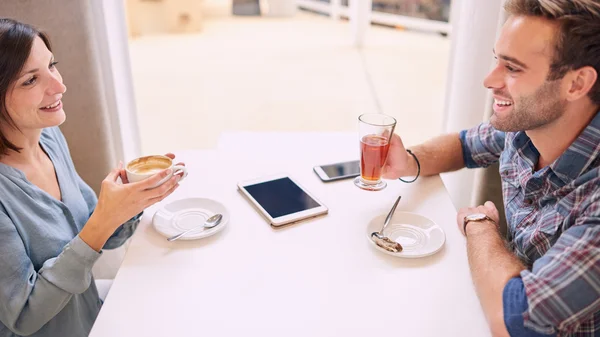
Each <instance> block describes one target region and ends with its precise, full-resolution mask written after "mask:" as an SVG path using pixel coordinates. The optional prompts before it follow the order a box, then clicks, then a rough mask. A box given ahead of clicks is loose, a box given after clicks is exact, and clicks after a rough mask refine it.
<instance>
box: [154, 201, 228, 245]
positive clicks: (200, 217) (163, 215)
mask: <svg viewBox="0 0 600 337" xmlns="http://www.w3.org/2000/svg"><path fill="white" fill-rule="evenodd" d="M217 213H221V214H223V219H222V220H221V223H220V224H218V225H217V226H215V227H213V228H209V229H205V228H204V227H198V229H197V230H193V231H191V232H189V233H188V234H186V235H184V236H183V237H181V238H180V239H179V240H196V239H202V238H205V237H207V236H211V235H214V234H216V233H218V232H220V231H221V230H223V228H225V226H226V225H227V222H228V221H229V212H227V209H226V208H225V206H223V205H222V204H221V203H220V202H218V201H215V200H212V199H206V198H187V199H180V200H176V201H173V202H171V203H169V204H166V205H164V206H162V207H161V208H160V209H158V211H156V213H154V217H153V218H152V223H153V224H154V228H155V229H156V231H157V232H159V233H160V234H162V235H164V236H165V237H167V238H169V237H171V236H173V235H177V234H179V233H181V232H183V231H185V230H188V229H190V228H193V227H196V226H200V225H202V224H203V223H204V221H206V219H208V218H210V217H211V216H213V215H215V214H217Z"/></svg>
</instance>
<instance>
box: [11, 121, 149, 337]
mask: <svg viewBox="0 0 600 337" xmlns="http://www.w3.org/2000/svg"><path fill="white" fill-rule="evenodd" d="M40 144H41V146H42V148H43V149H44V151H45V152H46V153H47V154H48V156H49V157H50V159H51V160H52V162H53V164H54V168H55V171H56V176H57V179H58V183H59V185H60V191H61V195H62V201H59V200H56V199H55V198H54V197H52V196H51V195H49V194H48V193H46V192H44V191H42V190H41V189H39V188H38V187H37V186H35V185H33V184H32V183H30V182H29V181H28V180H27V178H26V177H25V175H24V174H23V172H21V171H20V170H17V169H15V168H12V167H10V166H7V165H4V164H1V163H0V337H8V336H11V337H12V336H19V335H26V336H46V337H50V336H52V337H68V336H77V337H81V336H87V335H88V334H89V332H90V330H91V328H92V325H93V323H94V320H95V319H96V316H97V315H98V312H99V310H100V307H101V306H102V302H101V301H100V299H99V297H98V291H97V290H96V286H95V284H94V282H93V277H92V266H93V265H94V263H95V262H96V260H97V259H98V258H99V257H100V255H101V254H102V253H98V252H96V251H95V250H93V249H92V248H90V247H89V246H88V245H87V244H86V243H85V242H83V241H82V240H81V239H80V238H79V236H78V233H79V231H81V229H82V228H83V226H84V225H85V224H86V222H87V221H88V219H89V217H90V215H91V214H92V212H93V210H94V208H95V207H96V203H97V198H96V195H95V194H94V192H93V190H92V189H91V188H90V187H89V186H88V185H87V184H86V183H85V182H84V181H83V180H82V179H81V178H80V177H79V175H78V174H77V172H76V171H75V167H74V165H73V162H72V160H71V156H70V154H69V149H68V147H67V143H66V141H65V138H64V136H63V135H62V133H61V132H60V130H59V128H58V127H54V128H48V129H45V130H44V131H43V132H42V135H41V138H40ZM140 215H141V214H140ZM140 215H138V216H136V217H134V218H133V219H131V220H129V221H128V222H126V223H125V224H124V225H123V226H121V227H119V229H118V230H117V231H116V232H115V233H114V235H113V236H112V237H111V238H110V240H109V241H108V242H107V243H106V245H105V246H104V248H105V249H111V248H116V247H118V246H120V245H122V244H123V243H124V242H125V241H126V240H127V238H129V237H130V236H131V235H132V234H133V232H134V231H135V228H136V227H137V225H138V223H139V217H140Z"/></svg>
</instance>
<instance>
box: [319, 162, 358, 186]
mask: <svg viewBox="0 0 600 337" xmlns="http://www.w3.org/2000/svg"><path fill="white" fill-rule="evenodd" d="M313 170H314V171H315V173H316V174H317V175H318V176H319V178H321V180H323V181H324V182H330V181H336V180H341V179H348V178H354V177H358V176H359V175H360V161H358V160H353V161H347V162H343V163H335V164H329V165H319V166H315V167H314V168H313Z"/></svg>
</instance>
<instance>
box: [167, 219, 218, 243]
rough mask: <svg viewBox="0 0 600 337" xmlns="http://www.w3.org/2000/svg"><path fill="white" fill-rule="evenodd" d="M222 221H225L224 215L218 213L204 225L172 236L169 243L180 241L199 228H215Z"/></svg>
mask: <svg viewBox="0 0 600 337" xmlns="http://www.w3.org/2000/svg"><path fill="white" fill-rule="evenodd" d="M222 219H223V214H220V213H217V214H215V215H213V216H211V217H210V218H208V219H206V221H205V222H204V223H203V224H202V225H200V226H196V227H192V228H190V229H188V230H186V231H183V232H181V233H179V234H177V235H175V236H171V237H170V238H168V239H167V241H169V242H170V241H175V240H177V239H179V238H180V237H182V236H184V235H186V234H187V233H189V232H191V231H193V230H196V229H198V227H204V228H205V229H209V228H213V227H215V226H216V225H218V224H220V223H221V220H222Z"/></svg>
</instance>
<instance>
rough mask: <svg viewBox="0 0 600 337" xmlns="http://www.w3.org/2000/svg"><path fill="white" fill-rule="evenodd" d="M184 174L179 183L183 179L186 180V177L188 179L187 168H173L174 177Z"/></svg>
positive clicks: (178, 166)
mask: <svg viewBox="0 0 600 337" xmlns="http://www.w3.org/2000/svg"><path fill="white" fill-rule="evenodd" d="M182 172H183V175H182V176H181V178H180V179H179V181H182V180H183V179H185V177H187V175H188V170H187V167H185V166H183V165H175V166H173V175H175V174H179V173H182Z"/></svg>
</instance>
